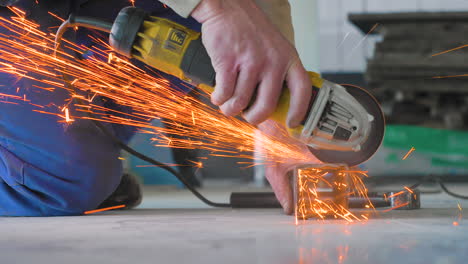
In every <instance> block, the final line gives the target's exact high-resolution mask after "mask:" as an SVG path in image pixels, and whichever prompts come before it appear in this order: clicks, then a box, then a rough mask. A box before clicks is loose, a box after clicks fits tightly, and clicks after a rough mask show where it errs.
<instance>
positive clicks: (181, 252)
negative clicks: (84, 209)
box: [0, 189, 468, 264]
mask: <svg viewBox="0 0 468 264" xmlns="http://www.w3.org/2000/svg"><path fill="white" fill-rule="evenodd" d="M205 193H207V194H208V196H209V197H210V198H212V199H213V200H217V201H223V200H226V199H227V197H228V195H227V192H226V193H225V192H220V191H217V192H209V191H205ZM466 193H468V192H466ZM458 202H460V204H461V206H463V207H467V208H468V202H464V201H457V200H455V199H452V198H449V197H448V196H446V195H444V194H435V195H423V200H422V203H423V207H424V209H421V210H417V211H392V212H389V213H382V214H379V215H376V216H374V218H373V219H371V220H369V221H368V222H366V223H352V224H347V223H345V222H344V221H337V220H329V221H323V222H318V221H308V222H307V223H304V224H301V225H299V226H296V225H294V221H293V218H292V217H290V216H286V215H283V214H281V212H280V211H279V210H230V209H229V210H228V209H213V208H207V207H206V206H204V205H202V204H201V203H199V202H198V201H197V200H195V199H194V198H193V197H192V196H191V195H190V194H188V193H185V192H184V191H177V192H167V191H166V192H163V191H155V190H153V189H147V190H146V196H145V200H144V203H143V204H142V206H141V208H140V209H137V210H132V211H112V212H105V213H98V214H93V215H89V216H80V217H54V218H0V263H1V264H10V263H15V264H16V263H28V264H29V263H48V264H53V263H60V264H74V263H99V264H106V263H125V264H128V263H135V264H140V263H203V264H208V263H236V264H239V263H272V264H276V263H278V264H302V263H314V264H316V263H317V264H320V263H357V264H364V263H371V264H376V263H379V264H385V263H392V264H395V263H415V264H419V263H421V264H423V263H438V264H439V263H440V264H446V263H468V220H464V219H461V220H459V217H460V210H459V209H458V208H457V207H458V206H457V204H458ZM154 208H158V209H154ZM467 210H468V209H467ZM467 215H468V213H467ZM454 221H458V222H459V225H458V226H456V225H454V224H453V222H454Z"/></svg>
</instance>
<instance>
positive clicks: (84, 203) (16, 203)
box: [0, 146, 122, 216]
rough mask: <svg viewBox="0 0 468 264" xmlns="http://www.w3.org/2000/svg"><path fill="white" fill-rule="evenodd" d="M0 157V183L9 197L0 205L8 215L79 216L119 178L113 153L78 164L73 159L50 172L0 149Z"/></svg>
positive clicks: (98, 199)
mask: <svg viewBox="0 0 468 264" xmlns="http://www.w3.org/2000/svg"><path fill="white" fill-rule="evenodd" d="M0 158H1V161H2V162H1V164H0V165H2V166H0V170H1V171H0V176H1V179H0V181H2V180H3V182H4V184H6V185H8V186H9V190H8V193H6V192H5V193H4V195H8V196H9V197H8V199H7V200H8V203H9V204H4V205H5V207H7V208H9V210H8V211H9V212H11V213H9V214H8V215H16V216H57V215H80V214H83V213H84V212H85V211H87V210H93V209H96V207H97V206H98V205H99V204H100V203H102V202H103V201H104V200H105V199H106V198H107V197H108V196H109V195H110V194H112V192H113V191H114V190H115V189H116V188H117V186H118V184H119V182H120V178H121V175H122V164H121V161H120V160H119V159H118V155H116V154H115V153H114V154H112V153H109V155H104V154H102V155H101V156H92V157H80V162H76V160H73V161H71V162H69V164H70V166H60V169H57V168H55V169H52V168H50V170H44V169H42V168H38V167H36V166H33V165H31V164H30V163H27V162H25V161H23V160H22V159H20V158H18V157H17V156H15V155H14V154H13V153H11V152H9V151H8V150H7V149H5V148H3V147H1V146H0ZM51 164H52V165H51V166H54V165H55V166H56V165H57V164H54V162H53V161H51ZM2 195H3V194H2V193H0V196H2ZM0 205H1V202H0Z"/></svg>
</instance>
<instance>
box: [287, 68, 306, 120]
mask: <svg viewBox="0 0 468 264" xmlns="http://www.w3.org/2000/svg"><path fill="white" fill-rule="evenodd" d="M286 81H287V84H288V88H289V91H290V93H291V101H290V106H289V112H288V119H287V125H288V126H289V127H291V128H294V127H297V126H298V125H300V124H301V122H302V121H303V120H304V118H305V117H306V114H307V110H308V109H309V102H310V100H311V96H312V82H311V80H310V78H309V75H308V74H307V72H306V70H305V69H304V67H303V66H302V63H301V62H300V61H299V60H297V61H296V62H295V63H294V64H293V65H292V66H291V68H290V69H289V71H288V74H287V76H286Z"/></svg>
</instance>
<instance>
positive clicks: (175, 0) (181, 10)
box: [160, 0, 294, 44]
mask: <svg viewBox="0 0 468 264" xmlns="http://www.w3.org/2000/svg"><path fill="white" fill-rule="evenodd" d="M160 1H161V2H163V3H165V4H167V5H168V6H169V7H171V8H172V9H173V10H174V11H175V12H176V13H177V14H179V15H180V16H183V17H188V16H189V15H190V14H191V13H192V11H193V10H194V9H195V8H196V7H197V5H198V4H199V3H200V2H201V0H160ZM225 1H236V0H225ZM255 1H256V2H257V4H258V6H259V7H260V8H261V9H262V10H263V12H265V13H266V14H267V16H268V17H269V19H270V20H271V22H272V23H273V24H274V25H275V26H276V27H277V28H278V29H279V30H280V31H281V33H282V34H283V35H284V36H285V37H286V38H287V39H288V40H289V41H290V42H291V43H292V44H294V30H293V27H292V20H291V8H290V6H289V1H288V0H255Z"/></svg>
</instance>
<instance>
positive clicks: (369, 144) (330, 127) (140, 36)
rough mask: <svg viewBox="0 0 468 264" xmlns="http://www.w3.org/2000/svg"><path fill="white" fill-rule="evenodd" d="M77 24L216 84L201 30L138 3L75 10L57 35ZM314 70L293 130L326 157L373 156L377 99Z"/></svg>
mask: <svg viewBox="0 0 468 264" xmlns="http://www.w3.org/2000/svg"><path fill="white" fill-rule="evenodd" d="M74 26H83V27H88V28H94V29H98V30H103V31H106V32H109V33H110V36H109V43H110V45H111V46H112V48H114V49H115V51H116V52H118V53H120V54H122V55H125V56H127V57H129V58H136V59H138V60H140V61H142V62H144V63H146V64H147V65H150V66H152V67H154V68H156V69H158V70H160V71H163V72H166V73H168V74H171V75H174V76H176V77H178V78H180V79H182V80H184V81H186V82H189V83H191V84H194V85H196V86H197V87H199V88H201V89H203V90H205V91H208V92H212V91H213V90H214V87H215V74H216V73H215V70H214V69H213V66H212V64H211V60H210V57H209V56H208V53H207V51H206V49H205V47H204V46H203V43H202V40H201V34H200V33H199V32H196V31H193V30H191V29H188V28H186V27H184V26H182V25H180V24H177V23H175V22H173V21H171V20H168V19H165V18H160V17H155V16H150V15H148V14H147V13H146V12H145V11H144V10H142V9H139V8H135V7H126V8H124V9H122V10H121V11H120V13H119V14H118V16H117V18H116V19H115V21H114V23H107V22H105V21H101V20H98V19H94V18H88V17H72V16H71V17H70V18H69V19H68V20H67V21H65V22H64V24H62V26H61V27H60V29H59V31H58V33H57V37H58V38H60V37H61V36H62V34H63V32H64V30H65V29H66V28H67V27H74ZM309 75H310V78H311V80H312V84H313V87H311V89H313V90H314V93H313V94H314V98H312V100H311V103H310V106H309V109H310V110H309V113H308V114H307V117H306V118H305V119H304V121H303V122H302V125H300V126H299V127H297V128H294V129H290V131H289V132H290V134H291V136H293V137H296V138H298V139H300V140H301V141H302V142H304V143H305V144H307V145H308V146H309V147H310V151H311V152H312V153H313V154H314V155H315V156H316V157H317V158H318V159H319V160H321V161H322V162H326V163H344V164H347V165H349V166H354V165H358V164H361V163H363V162H365V161H366V160H368V159H369V158H370V157H371V156H372V155H373V154H374V153H375V152H376V151H377V149H378V148H379V146H380V145H381V143H382V139H383V136H384V130H385V121H384V117H383V113H382V110H381V107H380V105H379V104H378V102H377V101H376V100H375V99H374V97H372V96H371V95H370V94H369V93H368V92H367V91H365V90H363V89H361V88H358V87H354V86H346V87H344V86H340V85H337V84H335V83H332V82H329V81H327V80H324V79H321V78H320V75H319V74H317V73H313V72H309ZM289 99H290V94H289V90H288V89H287V87H285V89H283V92H282V94H281V97H280V100H279V103H278V105H277V108H276V111H275V112H274V113H273V115H272V116H271V119H273V120H275V121H278V122H280V123H283V124H284V123H285V122H286V117H287V113H288V110H289V103H290V100H289Z"/></svg>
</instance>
